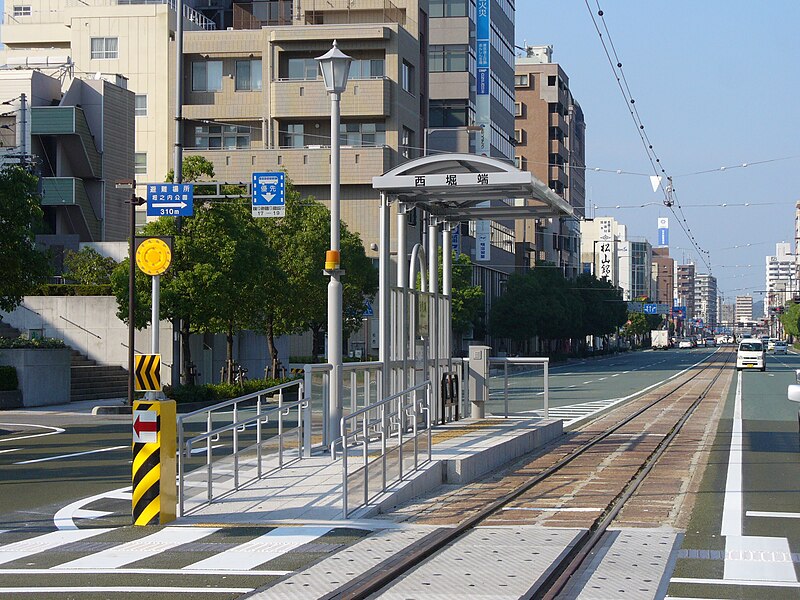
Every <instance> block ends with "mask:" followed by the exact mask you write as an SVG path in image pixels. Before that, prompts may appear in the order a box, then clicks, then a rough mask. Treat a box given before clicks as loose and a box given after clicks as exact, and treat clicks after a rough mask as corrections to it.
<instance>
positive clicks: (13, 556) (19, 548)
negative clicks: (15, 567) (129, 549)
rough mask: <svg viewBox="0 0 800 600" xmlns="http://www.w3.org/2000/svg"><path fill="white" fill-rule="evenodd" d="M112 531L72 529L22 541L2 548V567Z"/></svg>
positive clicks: (0, 555) (0, 549)
mask: <svg viewBox="0 0 800 600" xmlns="http://www.w3.org/2000/svg"><path fill="white" fill-rule="evenodd" d="M107 531H111V529H72V530H67V531H51V532H50V533H45V534H43V535H37V536H36V537H33V538H30V539H28V540H21V541H19V542H14V543H11V544H6V545H5V546H0V565H2V564H5V563H9V562H11V561H14V560H19V559H20V558H25V557H27V556H32V555H34V554H39V553H40V552H46V551H48V550H52V549H53V548H57V547H58V546H64V545H66V544H71V543H73V542H80V541H82V540H85V539H87V538H90V537H94V536H96V535H100V534H101V533H106V532H107Z"/></svg>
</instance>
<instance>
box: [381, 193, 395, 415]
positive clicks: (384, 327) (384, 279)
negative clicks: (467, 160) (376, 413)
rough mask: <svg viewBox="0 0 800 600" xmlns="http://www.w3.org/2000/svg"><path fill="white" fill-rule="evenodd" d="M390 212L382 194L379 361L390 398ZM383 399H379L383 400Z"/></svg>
mask: <svg viewBox="0 0 800 600" xmlns="http://www.w3.org/2000/svg"><path fill="white" fill-rule="evenodd" d="M389 217H390V210H389V199H388V198H387V196H386V194H385V193H383V192H381V212H380V258H379V261H378V289H379V294H380V296H379V297H378V323H379V324H380V325H379V329H378V348H379V349H378V360H379V361H380V362H381V363H382V365H383V366H382V370H383V374H382V378H381V381H382V382H383V386H384V388H383V394H384V395H385V396H389V395H390V394H391V393H392V391H391V386H390V384H389V358H390V353H389V337H390V334H389V331H390V329H389V327H390V323H391V315H390V314H389V313H390V311H391V309H390V308H389V304H390V302H391V295H390V290H389V268H390V264H389V252H390V249H389V237H390V234H391V232H390V225H389V223H390V220H389ZM382 399H383V398H379V400H382Z"/></svg>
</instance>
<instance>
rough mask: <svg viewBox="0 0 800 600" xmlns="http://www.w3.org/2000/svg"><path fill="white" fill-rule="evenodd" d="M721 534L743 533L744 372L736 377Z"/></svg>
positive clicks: (733, 534)
mask: <svg viewBox="0 0 800 600" xmlns="http://www.w3.org/2000/svg"><path fill="white" fill-rule="evenodd" d="M720 535H730V536H740V535H742V372H741V371H739V373H738V374H737V377H736V396H735V399H734V404H733V429H732V431H731V447H730V451H729V453H728V474H727V476H726V479H725V497H724V500H723V504H722V529H721V530H720Z"/></svg>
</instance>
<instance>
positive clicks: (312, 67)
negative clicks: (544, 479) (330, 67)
mask: <svg viewBox="0 0 800 600" xmlns="http://www.w3.org/2000/svg"><path fill="white" fill-rule="evenodd" d="M288 68H289V70H288V79H316V78H317V77H319V76H320V75H319V63H317V61H316V60H314V59H313V58H290V59H289V66H288Z"/></svg>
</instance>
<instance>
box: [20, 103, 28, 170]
mask: <svg viewBox="0 0 800 600" xmlns="http://www.w3.org/2000/svg"><path fill="white" fill-rule="evenodd" d="M19 116H20V119H19V131H20V137H21V138H22V139H21V140H20V141H21V144H20V145H21V146H22V153H21V154H22V156H21V157H20V163H21V164H22V166H23V167H24V166H25V165H26V163H27V162H28V127H27V125H28V103H27V96H26V95H25V94H20V95H19Z"/></svg>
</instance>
